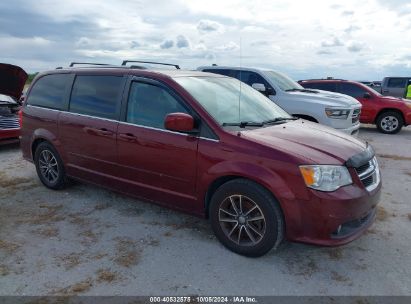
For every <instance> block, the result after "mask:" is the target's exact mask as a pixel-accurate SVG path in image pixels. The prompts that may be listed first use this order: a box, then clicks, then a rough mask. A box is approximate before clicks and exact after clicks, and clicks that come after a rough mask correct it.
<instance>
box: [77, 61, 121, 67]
mask: <svg viewBox="0 0 411 304" xmlns="http://www.w3.org/2000/svg"><path fill="white" fill-rule="evenodd" d="M78 64H87V65H98V66H113V65H112V64H108V63H94V62H71V63H70V65H69V67H73V66H75V65H78Z"/></svg>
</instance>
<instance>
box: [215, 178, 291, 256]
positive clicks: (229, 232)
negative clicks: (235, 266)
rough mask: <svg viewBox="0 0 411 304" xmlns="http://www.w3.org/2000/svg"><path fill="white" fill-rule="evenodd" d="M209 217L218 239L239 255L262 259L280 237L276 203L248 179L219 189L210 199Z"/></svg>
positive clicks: (281, 219) (281, 223) (280, 220)
mask: <svg viewBox="0 0 411 304" xmlns="http://www.w3.org/2000/svg"><path fill="white" fill-rule="evenodd" d="M240 199H241V206H242V207H240ZM233 203H234V205H235V207H236V209H234V205H233ZM254 206H256V208H254ZM240 208H241V209H242V210H240ZM250 210H251V211H250ZM247 213H248V214H247ZM209 214H210V222H211V227H212V229H213V231H214V234H215V235H216V237H217V238H218V240H219V241H220V242H221V243H222V244H223V245H224V246H225V247H227V248H228V249H230V250H231V251H234V252H236V253H238V254H241V255H245V256H249V257H259V256H262V255H264V254H266V253H267V252H268V251H270V250H271V249H272V248H277V247H278V245H279V244H280V243H281V242H282V240H283V238H284V230H285V228H284V216H283V213H282V210H281V208H280V205H279V203H278V202H277V200H276V199H275V198H274V197H273V195H272V194H271V193H270V192H269V191H268V190H266V189H265V188H264V187H262V186H261V185H259V184H257V183H255V182H253V181H250V180H246V179H235V180H232V181H229V182H227V183H225V184H223V185H222V186H220V187H219V188H218V189H217V191H216V192H215V193H214V194H213V196H212V198H211V202H210V213H209ZM261 217H262V218H263V219H261ZM256 231H257V232H258V233H257V232H256Z"/></svg>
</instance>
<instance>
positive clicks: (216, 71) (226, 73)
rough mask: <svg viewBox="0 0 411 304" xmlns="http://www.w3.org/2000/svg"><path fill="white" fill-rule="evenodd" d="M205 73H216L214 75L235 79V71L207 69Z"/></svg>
mask: <svg viewBox="0 0 411 304" xmlns="http://www.w3.org/2000/svg"><path fill="white" fill-rule="evenodd" d="M203 72H208V73H214V74H220V75H224V76H228V77H233V71H232V70H227V69H205V70H203Z"/></svg>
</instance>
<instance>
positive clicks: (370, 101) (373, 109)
mask: <svg viewBox="0 0 411 304" xmlns="http://www.w3.org/2000/svg"><path fill="white" fill-rule="evenodd" d="M300 84H301V85H302V86H303V87H305V88H309V89H319V90H327V91H331V92H338V93H342V94H347V95H349V96H351V97H354V98H356V99H357V100H358V101H359V102H361V104H362V111H361V116H360V122H362V123H369V124H375V125H377V128H378V130H379V131H380V132H382V133H386V134H395V133H398V132H399V131H400V130H401V128H402V127H403V126H407V125H409V124H411V101H407V100H405V99H402V98H395V97H389V96H383V95H381V94H379V93H378V92H376V91H374V90H373V89H371V88H369V87H368V86H366V85H363V84H362V83H359V82H355V81H349V80H339V79H317V80H315V79H311V80H304V81H301V82H300Z"/></svg>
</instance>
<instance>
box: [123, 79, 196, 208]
mask: <svg viewBox="0 0 411 304" xmlns="http://www.w3.org/2000/svg"><path fill="white" fill-rule="evenodd" d="M124 111H125V115H124V122H120V124H119V126H118V130H117V138H118V145H117V147H118V162H119V165H120V166H121V167H122V168H123V169H122V170H121V177H122V178H123V179H124V180H125V181H126V183H127V187H128V190H127V189H125V190H126V191H128V192H134V194H135V195H138V196H142V197H147V198H152V199H154V200H157V201H160V202H161V201H168V202H171V203H172V204H174V205H175V206H176V207H181V208H184V209H186V208H189V206H187V205H186V204H187V202H189V201H192V200H194V199H195V191H196V171H197V146H198V138H197V137H195V136H192V135H189V134H185V133H179V132H172V131H168V130H166V129H165V128H164V120H165V117H166V115H167V114H169V113H175V112H183V113H188V114H192V113H190V111H189V108H188V107H187V106H186V105H185V104H184V102H183V101H182V100H181V99H180V98H179V97H178V96H177V95H175V94H174V93H173V92H172V91H171V90H170V89H169V88H168V87H167V86H165V85H163V84H160V83H158V82H156V81H153V80H148V79H139V80H135V81H132V82H131V84H130V88H129V96H128V100H127V106H126V108H125V110H124Z"/></svg>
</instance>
